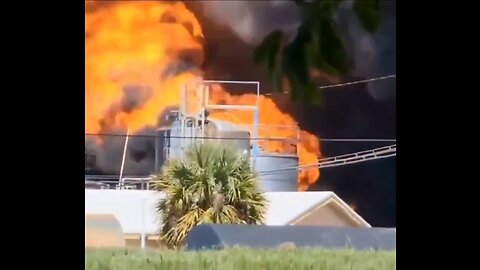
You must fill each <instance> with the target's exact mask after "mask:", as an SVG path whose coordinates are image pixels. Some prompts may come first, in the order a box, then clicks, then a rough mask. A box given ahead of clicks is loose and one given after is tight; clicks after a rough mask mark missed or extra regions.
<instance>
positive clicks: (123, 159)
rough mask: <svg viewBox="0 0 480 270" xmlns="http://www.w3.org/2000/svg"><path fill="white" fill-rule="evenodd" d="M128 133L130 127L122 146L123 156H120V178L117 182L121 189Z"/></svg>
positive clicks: (128, 131)
mask: <svg viewBox="0 0 480 270" xmlns="http://www.w3.org/2000/svg"><path fill="white" fill-rule="evenodd" d="M129 135H130V128H127V137H126V138H125V146H124V147H123V157H122V166H121V167H120V178H119V179H118V182H119V184H120V188H122V189H123V186H124V183H123V180H122V176H123V168H124V166H125V156H126V155H127V146H128V138H129Z"/></svg>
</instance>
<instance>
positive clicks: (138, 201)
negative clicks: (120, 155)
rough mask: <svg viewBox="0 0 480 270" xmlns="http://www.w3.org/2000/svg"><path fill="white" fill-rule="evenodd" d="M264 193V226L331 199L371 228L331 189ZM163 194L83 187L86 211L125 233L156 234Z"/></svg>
mask: <svg viewBox="0 0 480 270" xmlns="http://www.w3.org/2000/svg"><path fill="white" fill-rule="evenodd" d="M265 195H266V197H267V200H268V201H269V203H268V206H267V214H266V220H265V224H266V225H290V224H294V223H295V222H296V221H297V220H299V219H301V218H302V217H303V216H305V215H306V214H308V213H309V212H312V211H314V210H315V209H318V207H321V206H322V205H324V204H326V203H328V202H331V201H334V202H336V203H337V204H338V205H340V207H341V208H342V210H343V211H344V212H346V214H348V215H349V216H351V217H352V219H354V220H355V221H356V222H357V223H358V224H360V225H361V226H363V227H370V225H369V224H368V223H367V222H366V221H365V220H364V219H363V218H362V217H360V216H359V215H358V214H357V213H355V211H354V210H353V209H352V208H351V207H349V206H348V205H347V204H346V203H345V202H344V201H342V200H341V199H340V198H339V197H338V196H337V195H335V193H333V192H329V191H319V192H267V193H265ZM163 196H164V195H163V194H162V193H159V192H155V191H143V190H85V214H113V215H114V216H115V217H116V218H117V219H118V220H119V222H120V224H121V225H122V229H123V232H124V233H125V234H141V233H142V232H144V233H146V234H156V233H157V232H158V230H159V228H160V224H159V222H158V219H157V218H156V215H155V206H156V203H157V202H158V200H159V199H161V198H162V197H163ZM142 209H143V210H142Z"/></svg>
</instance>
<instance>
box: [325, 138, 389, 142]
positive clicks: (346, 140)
mask: <svg viewBox="0 0 480 270" xmlns="http://www.w3.org/2000/svg"><path fill="white" fill-rule="evenodd" d="M319 140H320V141H323V142H396V141H397V139H331V138H325V139H319Z"/></svg>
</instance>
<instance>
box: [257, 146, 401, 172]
mask: <svg viewBox="0 0 480 270" xmlns="http://www.w3.org/2000/svg"><path fill="white" fill-rule="evenodd" d="M396 149H397V145H396V144H394V145H389V146H385V147H380V148H375V149H371V150H366V151H360V152H356V153H350V154H344V155H339V156H334V157H328V158H323V159H319V160H318V162H317V163H312V164H304V165H298V166H291V167H285V168H280V169H275V170H270V171H262V172H259V175H268V174H272V173H277V172H282V171H292V170H304V169H309V168H315V167H317V168H327V167H336V166H343V165H349V164H354V163H359V162H365V161H370V160H376V159H383V158H388V157H393V156H396Z"/></svg>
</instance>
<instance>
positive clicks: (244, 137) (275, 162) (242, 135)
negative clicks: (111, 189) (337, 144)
mask: <svg viewBox="0 0 480 270" xmlns="http://www.w3.org/2000/svg"><path fill="white" fill-rule="evenodd" d="M161 134H162V135H163V137H164V138H159V140H161V143H157V147H158V148H157V162H156V164H158V165H159V166H157V170H158V169H159V168H160V166H161V165H162V164H163V163H164V161H165V160H167V159H168V158H179V157H181V155H182V154H183V151H184V149H185V148H186V147H188V145H189V144H191V143H192V142H194V141H196V140H199V139H200V138H197V139H194V138H192V137H196V136H199V135H200V132H199V130H198V128H197V129H195V128H194V127H193V125H187V126H186V127H185V130H184V131H183V134H182V129H181V123H180V121H175V122H173V123H172V125H171V128H170V129H168V130H164V131H162V133H161ZM160 137H162V136H160ZM182 137H187V138H185V139H182ZM205 137H207V138H219V139H218V140H217V139H215V140H216V141H217V142H218V141H220V142H221V143H225V144H227V143H229V144H230V143H232V144H235V145H236V146H237V147H238V148H239V149H240V150H241V151H242V152H245V153H247V154H248V155H250V156H251V146H250V143H251V142H250V132H249V131H248V130H245V129H243V128H241V127H239V126H237V125H234V124H232V123H229V122H226V121H219V120H212V119H210V120H209V121H208V123H207V124H206V125H205ZM221 138H224V139H223V140H222V139H221ZM208 140H209V139H206V140H205V141H208ZM159 148H161V149H159ZM254 165H255V170H256V171H257V172H259V173H261V172H268V173H266V174H263V173H261V174H260V186H261V188H262V190H264V191H265V192H274V191H297V177H298V174H297V171H296V170H289V171H285V170H282V171H275V170H278V169H282V168H285V167H294V166H298V156H297V155H296V154H278V153H271V152H268V151H261V152H260V155H259V156H258V157H257V160H256V162H255V164H254ZM270 171H273V172H270Z"/></svg>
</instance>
